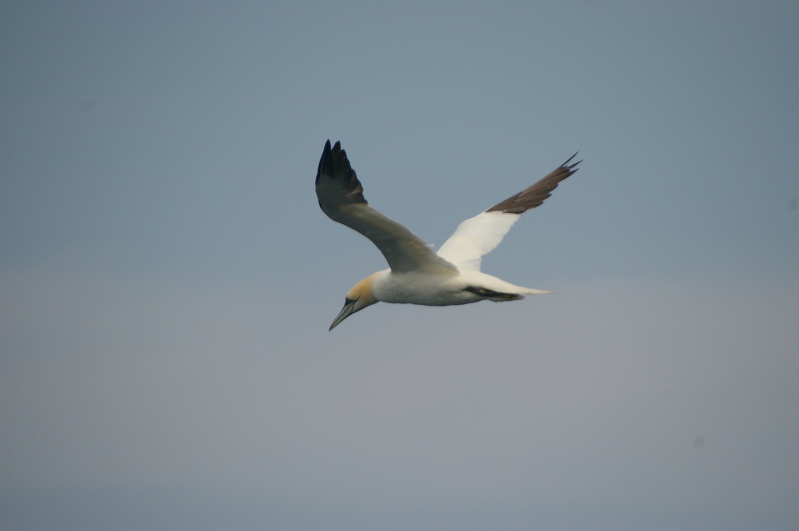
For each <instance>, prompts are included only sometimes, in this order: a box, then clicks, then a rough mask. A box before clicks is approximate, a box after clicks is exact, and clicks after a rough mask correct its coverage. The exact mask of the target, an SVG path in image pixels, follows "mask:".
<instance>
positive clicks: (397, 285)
mask: <svg viewBox="0 0 799 531" xmlns="http://www.w3.org/2000/svg"><path fill="white" fill-rule="evenodd" d="M367 279H371V282H372V286H371V287H372V294H373V295H374V297H375V298H376V299H377V300H379V301H382V302H391V303H397V304H420V305H423V306H453V305H457V304H469V303H472V302H478V301H481V300H486V299H488V300H491V299H492V297H490V296H489V293H490V292H494V293H497V294H499V293H501V294H502V296H499V295H497V296H495V297H494V299H495V300H497V301H504V300H517V299H521V297H520V296H516V295H522V294H523V295H537V294H541V293H549V292H547V291H541V290H537V289H531V288H523V287H521V286H515V285H513V284H511V283H509V282H505V281H504V280H502V279H499V278H497V277H494V276H491V275H487V274H485V273H483V272H481V271H472V270H468V269H467V270H463V271H460V272H458V273H457V274H451V273H446V272H442V273H420V272H410V273H393V272H392V271H391V269H384V270H382V271H378V272H377V273H374V274H373V275H372V276H369V277H367ZM476 286H477V287H479V288H482V289H484V290H486V291H485V292H484V293H485V295H480V294H478V293H475V292H474V291H470V290H468V289H467V288H473V287H476Z"/></svg>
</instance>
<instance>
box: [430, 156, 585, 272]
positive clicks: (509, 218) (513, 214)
mask: <svg viewBox="0 0 799 531" xmlns="http://www.w3.org/2000/svg"><path fill="white" fill-rule="evenodd" d="M576 156H577V153H575V154H574V155H572V156H571V157H570V158H569V160H567V161H566V162H564V163H563V164H561V165H560V167H559V168H557V169H556V170H555V171H553V172H552V173H550V174H549V175H547V176H546V177H544V178H543V179H541V180H540V181H538V182H537V183H535V184H534V185H532V186H530V187H528V188H525V189H524V190H522V191H521V192H519V193H518V194H516V195H513V196H511V197H509V198H507V199H506V200H504V201H502V202H500V203H497V204H496V205H494V206H492V207H491V208H489V209H488V210H486V211H485V212H481V213H480V214H477V215H476V216H475V217H473V218H469V219H467V220H465V221H463V222H461V224H460V225H458V228H457V229H456V230H455V232H454V233H453V234H452V236H450V237H449V239H448V240H447V241H445V242H444V244H443V245H442V246H441V248H440V249H439V250H438V255H439V256H441V257H442V258H444V259H445V260H447V261H449V262H452V263H453V264H455V265H456V266H457V267H458V268H460V269H471V270H474V271H479V270H480V262H481V261H482V259H483V255H484V254H487V253H490V252H491V251H493V250H494V249H495V248H496V247H497V245H499V242H501V241H502V238H504V237H505V235H506V234H507V233H508V231H509V230H510V228H511V227H512V226H513V224H514V223H516V221H517V220H518V219H519V215H520V214H523V213H524V212H527V211H528V210H530V209H531V208H535V207H537V206H539V205H540V204H541V203H543V202H544V200H545V199H546V198H547V197H549V196H550V195H552V190H554V189H555V188H557V186H558V184H559V183H560V182H561V181H562V180H563V179H565V178H567V177H569V176H570V175H572V174H573V173H574V172H576V171H577V169H576V166H577V165H578V164H579V163H580V162H582V161H578V162H575V163H573V164H569V163H570V162H571V161H572V159H573V158H574V157H576Z"/></svg>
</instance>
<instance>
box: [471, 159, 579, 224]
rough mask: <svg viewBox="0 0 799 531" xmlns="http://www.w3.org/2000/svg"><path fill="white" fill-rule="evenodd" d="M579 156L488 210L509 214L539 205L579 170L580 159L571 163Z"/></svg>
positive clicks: (522, 211)
mask: <svg viewBox="0 0 799 531" xmlns="http://www.w3.org/2000/svg"><path fill="white" fill-rule="evenodd" d="M576 156H577V153H575V154H574V155H572V156H571V157H569V160H567V161H566V162H564V163H563V164H561V165H560V167H559V168H557V169H556V170H554V171H553V172H551V173H550V174H549V175H547V176H546V177H544V178H543V179H541V180H540V181H538V182H537V183H535V184H534V185H532V186H529V187H527V188H525V189H524V190H522V191H521V192H519V193H518V194H516V195H513V196H511V197H509V198H507V199H505V200H504V201H502V202H501V203H497V204H496V205H494V206H492V207H491V208H489V209H488V210H486V212H497V211H498V212H505V213H508V214H523V213H524V212H526V211H528V210H530V209H531V208H535V207H537V206H539V205H540V204H541V203H543V202H544V200H545V199H546V198H547V197H549V196H550V195H552V190H554V189H555V188H557V187H558V184H559V183H560V182H561V181H562V180H563V179H565V178H567V177H569V176H570V175H572V174H574V172H576V171H577V169H576V166H577V165H578V164H580V163H581V162H582V161H581V160H579V161H577V162H575V163H574V164H569V162H571V160H572V159H573V158H574V157H576Z"/></svg>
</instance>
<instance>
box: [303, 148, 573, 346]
mask: <svg viewBox="0 0 799 531" xmlns="http://www.w3.org/2000/svg"><path fill="white" fill-rule="evenodd" d="M575 156H576V153H575V155H572V156H571V158H569V160H567V161H566V162H564V163H563V164H562V165H561V166H560V167H558V168H557V169H555V170H554V171H553V172H551V173H550V174H549V175H547V176H546V177H544V178H543V179H541V180H540V181H538V182H537V183H535V184H534V185H532V186H530V187H528V188H526V189H524V190H522V191H521V192H519V193H518V194H516V195H513V196H511V197H509V198H508V199H506V200H504V201H502V202H500V203H497V204H496V205H494V206H493V207H491V208H489V209H488V210H486V211H484V212H481V213H480V214H478V215H476V216H474V217H473V218H469V219H467V220H465V221H463V222H462V223H461V224H460V225H459V226H458V228H457V229H456V230H455V232H454V233H453V234H452V236H450V237H449V239H448V240H447V241H446V242H444V244H443V245H442V246H441V248H440V249H439V250H438V252H437V253H436V252H435V251H433V250H432V249H431V247H430V246H429V245H428V244H427V243H425V242H424V241H423V240H422V239H421V238H419V237H418V236H416V235H415V234H413V233H412V232H411V231H409V230H408V229H407V228H406V227H405V226H403V225H401V224H399V223H397V222H396V221H394V220H392V219H390V218H388V217H386V216H384V215H383V214H381V213H380V212H378V211H377V210H375V209H374V208H372V207H371V206H369V204H368V203H367V201H366V199H365V198H364V196H363V187H362V186H361V183H360V181H359V180H358V177H357V175H356V174H355V170H353V169H352V167H351V165H350V162H349V160H348V159H347V154H346V152H345V151H344V150H343V149H341V144H340V143H339V142H336V144H335V146H333V147H332V148H331V147H330V141H329V140H328V141H327V143H326V144H325V149H324V151H323V152H322V158H321V159H320V160H319V169H318V171H317V174H316V196H317V198H318V199H319V206H320V207H321V208H322V210H323V211H324V213H325V214H327V215H328V216H329V217H330V219H332V220H333V221H337V222H339V223H342V224H344V225H346V226H348V227H350V228H351V229H354V230H356V231H358V232H360V233H361V234H363V235H364V236H366V237H367V238H369V239H370V240H371V241H372V242H373V243H374V244H375V245H376V246H377V248H378V249H380V252H381V253H383V256H385V258H386V261H387V262H388V265H389V269H385V270H383V271H378V272H377V273H373V274H371V275H369V276H368V277H366V278H365V279H363V280H361V281H360V282H358V283H357V284H356V285H355V286H354V287H353V288H352V289H351V290H350V291H349V292H348V293H347V296H346V298H345V302H344V308H342V310H341V312H340V313H339V314H338V316H337V317H336V318H335V319H334V320H333V323H332V324H331V325H330V330H332V329H333V328H334V327H335V326H336V325H338V324H339V323H340V322H341V321H343V320H344V319H346V318H347V317H349V316H350V315H352V314H353V313H355V312H357V311H359V310H362V309H363V308H366V307H367V306H370V305H372V304H374V303H376V302H380V301H383V302H391V303H408V304H422V305H426V306H449V305H454V304H468V303H471V302H478V301H481V300H491V301H497V302H499V301H510V300H519V299H523V298H524V295H535V294H540V293H549V292H547V291H541V290H537V289H532V288H524V287H521V286H516V285H513V284H510V283H508V282H505V281H504V280H501V279H499V278H497V277H494V276H491V275H487V274H485V273H483V272H481V271H480V263H481V261H482V257H483V255H485V254H486V253H489V252H491V251H492V250H493V249H494V248H496V246H497V245H499V243H500V242H501V241H502V238H504V237H505V235H506V234H507V233H508V231H509V230H510V228H511V227H512V226H513V224H514V223H516V221H517V220H518V219H519V215H520V214H522V213H524V212H526V211H527V210H529V209H531V208H535V207H537V206H538V205H540V204H541V203H543V202H544V200H545V199H546V198H547V197H549V196H550V194H551V192H552V190H554V189H555V188H556V187H557V186H558V183H560V182H561V181H562V180H563V179H565V178H567V177H569V176H570V175H572V174H573V173H574V172H576V171H577V169H576V166H577V164H579V162H575V163H573V164H569V163H570V162H571V160H572V159H573V158H574V157H575Z"/></svg>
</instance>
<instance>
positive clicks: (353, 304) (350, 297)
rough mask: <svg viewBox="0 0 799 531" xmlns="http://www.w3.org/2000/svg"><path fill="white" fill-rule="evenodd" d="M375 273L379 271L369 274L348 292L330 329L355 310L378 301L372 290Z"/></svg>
mask: <svg viewBox="0 0 799 531" xmlns="http://www.w3.org/2000/svg"><path fill="white" fill-rule="evenodd" d="M375 275H377V273H373V274H371V275H369V276H368V277H366V278H365V279H363V280H361V281H360V282H358V283H357V284H355V285H354V286H353V287H352V289H351V290H349V291H348V292H347V295H346V297H345V298H344V307H343V308H342V309H341V311H340V312H339V314H338V315H337V316H336V318H335V319H333V323H332V324H331V325H330V328H329V329H328V330H333V329H334V328H335V327H336V326H337V325H338V324H339V323H340V322H341V321H343V320H344V319H346V318H347V317H349V316H350V315H352V314H354V313H355V312H357V311H360V310H363V309H364V308H366V307H367V306H371V305H372V304H374V303H376V302H378V301H377V299H376V298H375V296H374V293H373V292H372V286H373V285H374V281H375Z"/></svg>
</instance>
